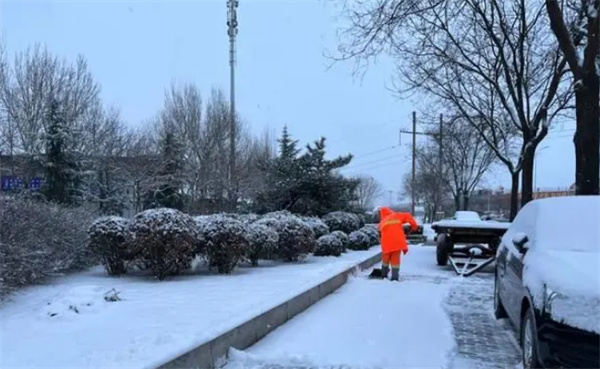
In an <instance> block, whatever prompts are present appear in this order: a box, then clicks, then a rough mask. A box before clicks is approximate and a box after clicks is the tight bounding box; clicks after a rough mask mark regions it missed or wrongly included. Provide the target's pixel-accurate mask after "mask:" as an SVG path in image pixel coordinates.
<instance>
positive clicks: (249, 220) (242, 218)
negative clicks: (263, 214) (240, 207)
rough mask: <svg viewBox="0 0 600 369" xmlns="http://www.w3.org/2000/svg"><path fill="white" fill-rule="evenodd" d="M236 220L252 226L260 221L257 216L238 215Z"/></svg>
mask: <svg viewBox="0 0 600 369" xmlns="http://www.w3.org/2000/svg"><path fill="white" fill-rule="evenodd" d="M236 215H237V216H236V219H237V220H239V221H240V222H242V223H244V224H251V223H254V222H256V221H257V220H259V219H260V216H259V215H257V214H236Z"/></svg>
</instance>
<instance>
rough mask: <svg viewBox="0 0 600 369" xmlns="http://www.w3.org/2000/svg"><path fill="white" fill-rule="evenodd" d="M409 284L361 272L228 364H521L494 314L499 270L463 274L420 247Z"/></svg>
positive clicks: (406, 267) (309, 368)
mask: <svg viewBox="0 0 600 369" xmlns="http://www.w3.org/2000/svg"><path fill="white" fill-rule="evenodd" d="M402 263H403V265H402V268H401V273H400V274H401V276H400V278H401V281H400V282H399V283H396V282H391V281H388V280H384V281H378V280H369V279H367V278H366V275H367V274H368V272H364V273H361V275H359V276H357V277H354V278H352V279H350V280H349V281H348V283H347V284H346V285H344V286H343V287H342V288H340V289H339V290H338V291H336V292H335V293H333V294H332V295H331V296H329V297H327V298H325V299H324V300H322V301H320V302H318V303H317V304H315V305H314V306H313V307H311V308H309V309H308V310H306V311H305V312H304V313H301V314H299V315H298V316H297V317H295V318H294V319H292V320H290V321H289V322H288V323H286V324H285V325H283V326H281V327H279V328H278V329H276V330H275V331H273V332H272V333H271V334H270V335H268V336H267V337H265V338H264V339H263V340H261V341H260V342H258V343H257V344H255V345H254V346H252V347H251V348H249V349H248V350H246V351H237V350H231V355H230V359H229V362H228V363H227V367H226V369H292V368H293V369H341V368H344V369H349V368H352V369H363V368H364V369H388V368H389V369H395V368H448V369H459V368H467V367H468V368H482V369H483V368H486V369H487V368H515V367H517V366H518V364H519V358H520V351H519V349H518V346H517V345H516V341H515V340H514V338H513V337H512V335H513V333H512V331H511V328H510V327H509V326H508V325H507V324H505V323H507V322H499V321H496V320H495V319H494V317H493V316H492V300H493V298H492V294H491V292H492V291H493V275H492V274H485V273H483V274H481V275H476V276H473V277H469V278H461V277H457V276H455V274H454V272H453V271H452V270H451V269H450V268H449V267H447V268H441V267H438V266H437V265H436V262H435V248H432V247H421V246H412V247H411V249H410V252H409V254H408V255H406V256H405V257H403V262H402Z"/></svg>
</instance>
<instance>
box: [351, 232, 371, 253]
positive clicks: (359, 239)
mask: <svg viewBox="0 0 600 369" xmlns="http://www.w3.org/2000/svg"><path fill="white" fill-rule="evenodd" d="M348 237H349V238H350V243H349V244H348V248H349V249H350V250H368V249H369V247H371V240H370V239H369V236H367V235H366V234H364V233H363V232H360V231H354V232H352V233H350V235H349V236H348Z"/></svg>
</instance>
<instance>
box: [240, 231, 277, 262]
mask: <svg viewBox="0 0 600 369" xmlns="http://www.w3.org/2000/svg"><path fill="white" fill-rule="evenodd" d="M246 227H247V228H248V241H249V243H250V246H249V248H248V252H247V255H246V257H247V258H248V259H249V260H250V262H251V263H252V265H253V266H257V265H258V259H272V258H273V257H274V256H275V255H276V253H277V244H278V242H279V234H277V231H276V230H275V229H273V228H271V227H268V226H266V225H264V224H249V225H247V226H246Z"/></svg>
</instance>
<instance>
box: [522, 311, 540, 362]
mask: <svg viewBox="0 0 600 369" xmlns="http://www.w3.org/2000/svg"><path fill="white" fill-rule="evenodd" d="M521 349H522V351H523V369H534V368H539V367H540V365H539V360H538V355H537V329H536V327H535V318H534V316H533V310H532V309H531V308H527V312H526V313H525V316H524V317H523V319H522V321H521Z"/></svg>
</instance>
